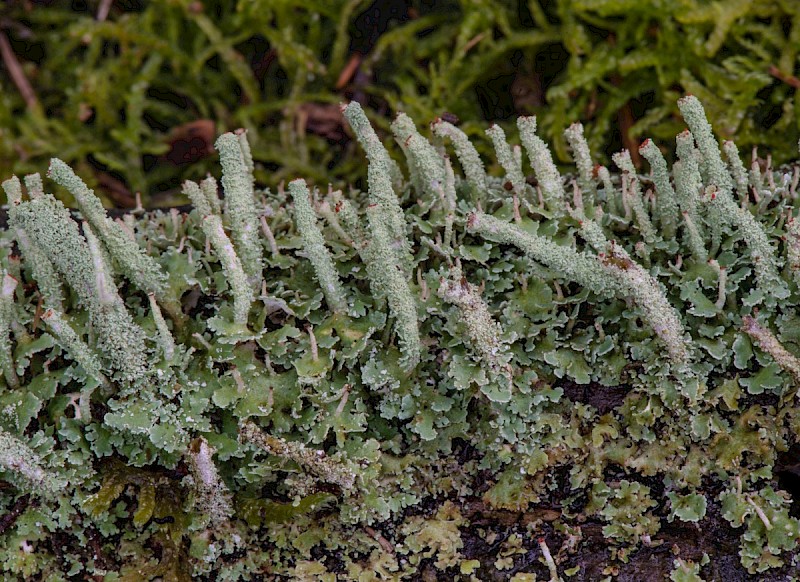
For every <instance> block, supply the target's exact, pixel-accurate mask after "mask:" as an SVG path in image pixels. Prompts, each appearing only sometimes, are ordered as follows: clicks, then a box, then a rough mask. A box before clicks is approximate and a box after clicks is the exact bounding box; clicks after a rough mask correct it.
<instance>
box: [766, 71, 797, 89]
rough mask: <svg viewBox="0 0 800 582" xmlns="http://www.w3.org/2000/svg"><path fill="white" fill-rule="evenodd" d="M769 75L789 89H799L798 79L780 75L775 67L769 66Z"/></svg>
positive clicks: (792, 76)
mask: <svg viewBox="0 0 800 582" xmlns="http://www.w3.org/2000/svg"><path fill="white" fill-rule="evenodd" d="M769 74H770V75H772V76H773V77H775V78H776V79H778V80H779V81H783V82H784V83H786V84H787V85H789V86H790V87H794V88H795V89H800V79H798V78H797V77H795V76H794V75H786V74H784V73H782V72H781V70H780V69H779V68H778V67H776V66H775V65H770V66H769Z"/></svg>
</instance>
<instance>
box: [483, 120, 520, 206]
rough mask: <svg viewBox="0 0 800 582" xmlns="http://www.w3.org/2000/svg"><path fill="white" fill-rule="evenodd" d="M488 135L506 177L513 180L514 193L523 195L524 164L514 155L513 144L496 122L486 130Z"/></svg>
mask: <svg viewBox="0 0 800 582" xmlns="http://www.w3.org/2000/svg"><path fill="white" fill-rule="evenodd" d="M486 135H488V136H489V137H490V138H491V140H492V144H493V145H494V151H495V154H496V155H497V161H498V162H500V165H501V166H503V169H504V170H505V172H506V179H507V180H508V181H509V182H511V187H512V189H513V190H514V193H516V194H517V196H522V195H523V194H524V193H525V174H524V173H523V172H522V165H521V164H520V163H519V160H518V159H517V158H516V157H515V156H514V153H513V152H512V150H511V146H510V145H508V141H507V140H506V133H505V132H504V131H503V128H502V127H500V126H499V125H496V124H495V125H492V126H491V127H490V128H489V129H487V130H486Z"/></svg>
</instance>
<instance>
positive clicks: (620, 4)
mask: <svg viewBox="0 0 800 582" xmlns="http://www.w3.org/2000/svg"><path fill="white" fill-rule="evenodd" d="M3 16H4V20H3V23H2V30H0V37H2V38H4V39H7V40H8V43H7V45H8V46H7V48H4V51H3V59H4V60H5V61H6V62H5V63H4V65H5V66H0V128H2V134H1V136H0V137H2V139H0V174H5V175H7V174H11V173H17V174H19V175H22V174H27V173H30V172H35V171H38V170H39V169H40V168H41V167H42V166H43V165H44V164H46V162H47V159H48V158H50V157H52V156H59V157H62V158H64V160H65V161H66V162H67V163H68V164H70V165H71V166H73V167H75V169H76V171H78V173H79V174H80V175H81V176H82V177H83V179H84V180H86V181H87V182H88V183H89V185H90V186H92V187H93V188H95V189H97V190H98V192H99V193H100V194H101V195H102V196H104V197H105V198H106V199H107V200H109V201H113V202H114V203H116V204H117V205H118V206H124V207H133V206H134V203H135V194H136V193H137V192H141V194H142V198H143V200H144V201H145V205H148V200H155V201H157V202H158V204H159V205H169V204H172V203H175V202H176V200H178V199H179V194H180V187H181V183H182V182H183V180H185V179H187V178H190V177H192V176H199V175H202V174H203V173H204V172H205V171H211V170H212V169H213V167H214V163H215V160H214V159H213V158H212V157H211V155H210V154H211V153H212V149H213V148H212V146H213V142H214V136H215V133H216V132H223V131H227V130H229V129H233V128H235V127H240V126H243V127H245V128H247V129H248V130H249V131H250V138H251V142H252V151H253V157H254V158H255V159H256V160H257V161H259V162H260V163H261V164H260V168H259V169H258V170H257V171H258V175H259V178H260V180H261V181H262V182H263V181H267V180H269V181H270V182H271V183H277V182H278V181H280V180H281V179H284V178H287V179H294V178H296V177H297V176H298V175H300V176H303V177H305V178H306V179H308V180H313V181H315V182H320V183H327V182H328V181H331V182H334V183H337V182H338V183H340V184H348V183H353V182H355V180H356V179H357V178H358V177H359V175H360V174H359V172H360V160H359V157H358V153H357V149H356V148H355V147H352V146H351V147H347V148H341V147H338V146H339V144H341V143H342V142H344V141H345V140H346V137H347V131H346V128H345V125H344V124H343V121H342V118H341V115H340V114H339V112H338V109H337V105H336V104H337V103H338V102H339V101H342V100H350V99H355V100H358V101H360V102H361V103H362V104H363V105H364V106H365V107H369V109H370V110H372V111H373V112H376V113H380V116H379V117H376V123H378V124H379V125H380V128H381V129H382V130H384V131H385V132H386V133H387V134H388V133H389V129H390V128H389V125H390V121H389V119H388V117H389V116H390V115H391V114H393V113H395V112H398V111H404V112H405V113H407V114H408V115H409V116H410V117H411V118H412V119H416V120H419V121H422V120H425V121H429V120H431V119H434V118H435V117H437V116H440V115H443V114H444V112H448V113H450V114H452V115H455V116H456V117H458V118H460V119H461V120H463V122H464V125H463V127H462V129H463V130H464V131H465V132H466V133H467V134H468V135H470V136H472V137H474V136H478V135H480V134H481V133H482V132H483V130H484V126H485V125H486V124H487V123H488V122H498V123H500V125H501V126H502V127H504V129H505V130H506V131H509V130H511V129H512V127H511V125H513V120H514V118H515V117H516V116H518V115H537V116H538V121H539V126H540V128H541V132H542V137H544V138H545V139H546V141H548V142H550V143H552V144H554V149H555V156H554V157H555V159H556V161H558V162H559V163H566V162H567V161H568V160H569V149H570V141H569V140H570V137H569V135H563V134H562V132H563V131H564V130H565V129H567V127H568V126H569V124H570V123H572V122H573V121H574V120H576V119H582V120H584V121H590V122H591V123H590V124H589V125H587V132H586V139H587V140H588V143H589V145H590V146H591V147H592V149H593V150H594V151H595V155H596V156H600V157H599V158H598V160H599V161H600V162H601V163H606V162H607V160H605V159H604V157H605V156H606V155H607V153H606V152H608V153H610V152H613V151H616V150H617V149H619V148H620V147H621V146H623V145H624V147H627V148H628V149H631V154H632V157H633V161H634V162H636V163H637V164H638V160H639V156H638V153H637V152H636V151H635V144H636V143H637V141H639V140H640V139H641V138H643V137H645V136H651V137H655V138H657V139H658V140H659V142H660V144H661V145H662V146H666V147H667V149H670V150H672V149H673V148H672V147H671V145H669V144H668V142H670V141H671V139H672V136H673V135H674V134H675V133H676V132H677V131H679V127H680V119H679V116H678V110H677V108H676V106H675V102H676V100H677V99H678V97H679V96H680V95H681V94H682V93H685V92H689V93H694V94H696V95H698V96H699V97H700V98H701V99H702V100H703V102H704V103H705V104H706V108H707V110H708V113H709V117H710V119H711V120H712V121H713V123H714V125H715V127H716V128H717V131H718V132H720V134H721V135H722V136H723V137H725V138H726V139H732V138H734V137H735V138H736V141H737V143H738V145H739V147H740V148H742V151H744V152H746V153H747V154H748V157H749V153H750V151H751V150H752V148H753V147H755V146H758V147H761V148H764V149H765V150H766V151H769V152H771V154H772V155H773V157H774V158H775V160H776V161H778V162H780V163H783V162H785V161H787V160H789V159H793V158H794V154H795V152H794V147H793V144H794V142H795V141H796V140H797V139H798V138H799V137H800V125H798V119H800V118H799V117H798V115H797V111H796V106H795V100H794V94H795V92H796V90H797V88H798V86H800V80H798V79H797V75H796V71H797V70H798V48H797V47H798V46H800V43H798V38H800V22H798V19H797V14H796V10H794V9H793V7H792V4H791V3H790V2H785V1H783V2H778V1H761V2H751V1H748V0H736V1H727V2H716V3H714V2H707V1H705V0H685V1H682V2H669V3H665V2H662V1H660V0H643V1H642V2H635V3H634V2H630V1H628V0H603V1H592V2H587V1H577V0H576V1H561V2H544V1H541V0H533V1H528V2H494V1H491V0H447V1H439V2H426V1H421V0H413V1H412V0H389V1H387V0H381V1H377V2H376V1H373V2H366V1H352V0H306V1H304V2H298V1H296V0H291V1H284V2H277V3H276V2H266V1H256V0H246V1H245V0H203V1H202V2H198V1H193V0H170V1H165V2H143V1H142V0H128V1H126V2H112V3H111V4H110V5H109V3H108V2H106V1H102V2H101V1H100V0H94V1H88V2H74V1H67V0H50V1H48V2H46V3H42V2H30V1H27V0H9V1H7V2H5V3H4V13H3ZM9 59H13V61H14V63H15V64H16V65H17V66H13V65H9V63H11V61H10V60H9ZM12 70H13V71H14V73H13V74H12V73H9V71H12ZM20 79H27V83H24V82H23V83H21V82H20ZM386 112H389V114H388V115H387V113H386ZM401 125H402V124H401ZM400 131H404V130H403V129H402V128H400ZM476 145H477V147H478V148H479V150H480V151H481V153H482V154H484V155H488V154H489V153H490V152H491V147H490V145H489V143H488V142H477V143H476ZM401 147H404V146H399V147H397V148H395V150H399V149H400V148H401ZM749 165H750V164H749V162H748V163H746V164H745V166H746V167H749ZM262 168H263V169H262ZM268 175H269V178H268V177H267V176H268ZM516 177H517V178H518V177H519V174H517V175H516ZM273 180H274V182H272V181H273ZM512 181H513V180H512ZM581 186H583V184H581ZM56 193H57V194H58V195H59V196H64V197H65V198H64V199H68V195H67V193H66V192H64V191H58V192H56Z"/></svg>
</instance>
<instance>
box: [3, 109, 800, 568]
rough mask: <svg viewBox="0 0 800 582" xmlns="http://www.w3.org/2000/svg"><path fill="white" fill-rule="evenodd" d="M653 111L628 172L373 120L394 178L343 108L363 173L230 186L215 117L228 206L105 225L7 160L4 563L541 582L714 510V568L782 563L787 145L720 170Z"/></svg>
mask: <svg viewBox="0 0 800 582" xmlns="http://www.w3.org/2000/svg"><path fill="white" fill-rule="evenodd" d="M680 109H681V111H683V113H684V115H685V118H686V121H687V124H688V130H686V131H684V132H683V133H681V134H680V135H679V136H678V137H677V151H678V155H679V159H678V160H677V161H675V162H674V164H673V165H672V168H671V169H670V168H669V166H668V163H667V161H666V160H665V158H664V156H663V155H662V153H661V151H660V150H659V149H658V147H657V145H656V144H655V143H654V142H652V141H647V142H645V143H644V144H643V145H642V147H641V150H640V151H641V154H642V156H643V157H644V158H645V159H646V160H647V161H648V163H649V164H651V169H652V172H651V174H650V175H647V174H642V173H641V171H640V170H639V169H637V168H636V167H635V166H634V165H633V161H632V158H631V156H630V154H629V152H620V153H619V154H617V155H615V156H614V159H615V162H616V163H617V164H618V165H619V170H620V174H618V175H617V174H614V173H613V172H611V171H609V170H608V169H607V168H604V167H596V166H594V164H593V162H592V157H591V152H590V151H589V147H588V145H587V144H586V141H585V139H584V132H583V127H582V126H580V125H579V124H576V125H573V126H571V127H570V128H569V129H568V130H567V133H566V139H567V141H568V142H569V144H570V148H571V149H572V151H573V152H574V155H575V158H576V165H577V174H576V175H575V177H574V179H573V177H572V176H562V175H561V173H560V172H559V170H558V169H557V167H556V166H555V164H554V163H553V158H552V156H551V154H550V152H549V150H548V148H547V146H546V145H545V144H544V142H543V141H542V140H541V139H540V138H539V137H538V136H537V135H536V132H535V131H536V120H535V119H534V118H523V119H521V120H520V122H519V130H520V136H519V137H520V140H521V147H520V146H514V145H512V143H510V141H511V142H513V141H514V138H513V136H510V137H507V136H506V135H505V134H504V133H503V132H502V131H501V130H499V128H497V127H495V128H492V129H490V130H489V131H487V134H488V137H489V138H490V139H491V142H492V144H493V146H494V147H495V148H496V151H497V158H498V160H499V161H500V164H499V165H498V164H495V165H494V167H492V166H488V167H489V170H488V171H487V169H486V168H487V166H484V163H485V162H486V160H481V158H480V156H479V155H478V153H477V150H476V149H475V148H474V147H473V146H472V144H471V143H470V142H469V140H468V139H467V137H466V135H465V134H464V133H463V132H461V131H460V130H459V129H458V128H457V127H455V126H454V125H452V124H450V123H447V122H443V121H441V120H437V121H435V122H434V123H433V124H432V126H431V133H432V135H433V138H432V139H433V141H429V140H428V138H426V137H424V136H423V134H422V133H420V132H419V131H418V130H417V128H416V126H415V125H414V123H413V122H412V121H411V119H410V118H409V117H407V116H405V115H403V114H401V115H399V116H398V119H397V121H396V122H395V123H394V124H393V126H392V130H393V132H394V135H395V137H396V139H397V140H398V141H399V142H400V146H401V150H402V151H403V152H404V153H405V155H406V157H407V160H406V164H405V166H406V167H407V168H408V177H406V176H405V175H404V173H403V169H402V165H401V164H398V162H397V161H396V160H393V159H392V158H391V157H390V156H389V153H388V151H387V150H386V148H385V147H384V145H383V144H382V143H381V141H380V140H379V138H378V135H377V134H376V133H375V131H374V130H373V129H372V127H371V125H370V123H369V121H368V120H367V117H366V115H365V113H364V111H363V110H362V109H361V107H360V106H359V105H358V104H356V103H351V104H350V105H348V106H346V107H344V109H343V111H344V115H345V118H346V119H347V120H348V122H349V123H350V124H351V126H352V128H353V131H354V133H355V136H356V138H357V139H358V141H359V142H360V143H361V145H362V146H363V148H364V150H365V153H366V157H367V159H368V160H369V166H368V171H367V178H368V190H367V191H366V192H363V193H362V192H358V191H351V192H350V193H348V194H343V193H342V192H340V191H332V189H327V193H325V190H320V189H317V188H314V187H313V185H312V187H309V185H308V184H306V182H305V181H304V180H302V179H298V180H295V181H293V182H291V183H290V184H289V187H288V190H287V191H285V190H284V189H283V187H279V188H278V189H277V190H275V191H272V190H269V189H257V188H255V187H254V186H253V184H254V180H253V174H252V172H253V161H252V157H251V156H250V149H249V145H248V143H247V139H246V135H245V134H244V133H243V132H239V133H236V134H233V133H231V134H225V135H223V136H222V137H220V138H219V141H218V142H217V144H218V147H219V149H220V156H221V159H222V176H221V180H220V181H219V183H221V185H222V189H223V192H224V203H223V202H222V200H221V198H220V196H219V193H218V181H217V180H216V179H215V178H213V177H208V178H206V179H205V180H203V181H202V183H199V184H197V183H194V182H191V181H190V182H186V183H185V184H184V192H185V194H186V195H187V196H188V197H189V199H190V200H191V201H192V203H193V205H194V209H193V210H192V211H191V212H188V213H185V214H181V213H178V212H175V211H173V212H144V213H137V214H136V215H129V216H125V217H124V218H122V219H116V220H112V219H111V218H109V217H108V216H107V214H106V212H105V211H104V210H103V208H102V206H101V204H100V201H99V200H98V199H97V198H96V197H95V195H94V193H93V192H92V191H91V190H90V189H89V188H87V187H86V185H85V184H84V183H83V182H82V180H81V179H80V178H78V177H77V176H76V175H75V174H74V173H73V172H72V170H71V169H70V168H69V167H68V166H66V165H65V164H64V163H63V162H60V161H59V160H53V163H52V165H51V170H50V177H51V178H53V180H54V181H55V182H56V183H58V184H61V185H62V186H64V187H66V188H68V189H69V190H70V191H71V192H72V195H73V196H74V198H75V200H76V201H77V202H78V204H79V206H80V208H79V209H78V210H79V211H80V215H81V216H80V217H81V220H76V218H75V217H74V215H73V214H74V213H70V211H68V210H67V209H66V208H64V206H63V205H62V204H61V202H59V201H58V200H56V198H55V197H53V196H52V195H51V194H49V193H46V191H45V190H46V188H45V185H44V184H43V182H42V179H41V177H39V176H38V175H33V176H28V177H26V178H25V180H24V183H25V188H24V189H23V185H22V183H21V182H20V181H19V180H18V179H17V178H16V177H13V178H10V179H8V180H7V181H5V182H4V183H3V188H4V189H5V191H6V193H7V195H8V199H9V201H10V208H9V210H8V228H7V229H6V230H5V231H3V232H2V237H0V267H1V268H2V274H1V275H0V277H2V285H1V286H0V368H2V370H0V372H2V374H1V375H0V378H1V379H0V382H1V383H2V384H0V476H2V479H3V482H2V487H0V512H2V517H1V518H0V535H2V537H3V543H2V544H0V567H2V569H3V571H4V572H5V573H6V574H7V575H8V576H11V577H14V578H18V579H31V580H33V579H46V580H67V579H72V578H73V577H75V576H78V577H82V579H83V578H87V579H88V578H89V577H93V576H106V577H107V579H109V580H147V579H154V578H161V579H163V580H188V579H190V578H191V577H193V576H194V577H199V578H203V579H209V580H211V579H213V580H247V579H252V577H258V576H264V577H271V578H270V579H320V580H335V579H353V580H378V579H407V580H416V579H419V577H420V575H421V574H420V572H421V571H422V569H426V571H429V572H430V571H431V569H432V570H434V571H438V572H439V574H440V575H441V577H443V578H446V579H463V580H470V579H472V580H477V579H486V578H488V577H491V575H495V574H498V573H500V572H504V571H506V570H511V569H513V568H516V570H517V576H521V577H520V578H514V579H518V580H523V579H525V580H527V579H532V577H533V576H534V574H537V573H538V575H540V576H546V577H549V579H552V580H555V579H558V578H559V576H562V575H571V574H573V573H575V572H577V571H578V570H576V568H578V569H580V568H579V567H580V566H581V564H582V562H581V561H580V556H581V551H582V550H581V548H582V547H586V545H587V544H590V543H591V544H595V545H593V546H591V547H593V548H596V544H597V542H598V540H597V539H596V538H597V536H600V541H601V543H602V545H603V548H604V552H606V555H607V560H606V563H605V565H604V568H605V569H606V570H607V571H609V572H610V571H612V570H613V569H614V568H615V567H617V566H618V565H620V564H624V563H625V562H626V561H628V560H631V559H634V558H635V556H636V552H637V551H638V550H639V549H640V548H642V547H643V546H655V545H658V544H660V543H662V542H664V541H665V540H666V539H667V538H668V536H669V531H670V530H669V528H670V527H673V526H672V524H673V522H675V521H678V522H691V523H697V524H698V525H699V526H700V527H704V525H703V524H704V523H706V522H707V520H710V519H712V518H713V519H716V520H717V522H716V524H717V527H719V524H723V525H724V524H727V525H728V526H729V527H730V528H731V530H733V532H734V533H732V535H738V536H740V544H739V547H738V548H736V550H735V551H736V552H738V555H739V559H740V564H741V566H740V569H741V571H742V572H745V571H747V572H749V573H751V574H757V573H763V572H766V571H768V570H772V571H774V572H788V571H789V569H790V568H796V567H797V564H796V563H795V562H796V561H797V555H798V553H797V542H798V538H800V520H798V519H797V518H796V517H795V516H793V515H792V514H791V513H790V504H791V501H792V500H791V497H790V495H789V494H788V493H787V492H785V491H781V489H780V487H779V485H778V483H777V480H776V475H775V467H776V464H777V463H778V462H779V452H780V451H786V450H788V449H790V447H792V446H793V445H796V444H798V443H797V441H798V436H797V435H798V434H800V402H799V399H800V396H798V388H800V387H799V386H798V382H800V359H798V354H800V345H799V344H800V317H799V316H798V307H799V306H800V294H798V284H800V275H799V274H798V273H800V258H798V257H800V244H798V240H800V227H798V224H800V222H798V218H797V216H798V209H800V201H798V197H797V191H796V189H797V186H798V176H800V169H799V168H798V167H797V166H794V167H787V168H769V167H759V166H754V167H753V168H752V169H751V170H750V171H747V170H745V166H744V164H743V163H742V161H741V160H740V159H739V158H738V150H737V148H736V146H735V144H733V143H732V142H726V143H725V145H724V147H723V149H722V150H721V149H720V147H719V144H718V142H717V139H716V137H715V136H714V134H713V133H712V131H711V128H710V126H709V125H708V123H707V121H706V118H705V114H704V112H703V108H702V106H701V105H700V103H699V101H698V100H697V99H695V98H693V97H691V96H690V97H685V98H684V99H682V100H681V102H680ZM449 147H452V148H453V151H454V156H453V159H452V160H451V159H450V157H449V156H448V154H447V148H449ZM723 151H724V155H725V157H723ZM498 167H502V169H501V170H500V171H499V172H498V171H494V170H496V169H497V168H498ZM529 167H530V168H532V169H533V170H534V176H533V179H531V177H528V176H526V172H527V171H528V168H529ZM462 174H463V176H465V177H464V178H462ZM262 234H263V236H261V235H262ZM611 393H614V394H617V395H618V398H617V400H616V401H614V402H613V403H611V404H610V405H609V401H610V400H609V399H610V398H611V397H610V396H609V395H610V394H611ZM476 507H480V509H475V508H476ZM500 510H503V511H502V513H492V512H498V511H500ZM481 512H483V513H486V515H504V516H508V515H511V516H514V515H516V517H514V519H513V520H512V522H513V525H512V526H508V525H507V524H506V525H504V526H503V527H506V528H510V529H506V530H505V531H506V536H505V537H504V538H503V540H504V541H502V543H500V542H498V544H500V545H499V546H498V548H499V549H498V550H497V553H496V555H494V556H493V557H492V558H491V559H486V557H485V556H481V555H477V554H476V553H475V548H474V546H475V544H465V543H464V538H465V537H466V536H470V535H471V536H481V535H482V536H484V538H485V542H486V543H485V544H484V545H486V544H488V545H489V546H491V545H492V543H493V540H494V539H497V538H496V537H494V538H492V540H490V539H489V538H490V537H492V536H496V535H498V534H497V532H493V531H490V530H491V527H490V526H486V524H485V519H484V518H483V517H481V518H480V519H481V520H483V521H480V523H481V524H483V525H481V526H480V527H478V525H477V522H474V520H475V519H476V517H478V516H479V515H483V513H481ZM487 512H488V513H487ZM537 512H539V513H537ZM536 515H540V516H544V515H546V516H548V517H547V518H546V519H544V518H537V517H535V516H536ZM521 516H523V517H524V519H522V517H521ZM498 519H499V518H498ZM503 519H505V518H503ZM586 520H593V521H594V522H596V523H599V524H601V526H602V527H600V528H594V529H591V528H589V529H587V530H586V533H585V534H584V533H583V530H582V528H584V524H585V522H586ZM592 531H593V532H594V533H592ZM592 535H594V536H595V539H594V541H592V539H591V536H592ZM670 543H673V542H670ZM674 543H675V544H676V545H675V546H674V547H676V548H678V549H681V548H680V543H684V542H682V541H681V540H678V541H675V542H674ZM487 547H488V546H487ZM87 548H89V549H87ZM559 548H560V549H559ZM686 551H687V552H689V551H690V549H687V550H686ZM521 556H529V557H528V558H525V561H524V563H523V561H522V558H521ZM531 556H532V557H531ZM538 558H541V561H538V560H537V559H538ZM672 562H673V558H672V556H671V555H670V559H669V568H670V572H671V574H670V575H671V576H672V579H686V580H688V579H692V580H695V579H701V578H700V576H701V575H703V574H704V573H706V574H708V573H712V572H711V568H712V566H713V560H710V559H709V557H708V556H705V557H703V558H702V559H700V557H699V556H695V555H694V554H691V553H689V554H681V557H675V559H674V564H673V563H672ZM523 570H524V571H523ZM493 572H494V574H493ZM587 575H591V574H587ZM526 576H527V577H526Z"/></svg>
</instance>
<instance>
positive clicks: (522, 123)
mask: <svg viewBox="0 0 800 582" xmlns="http://www.w3.org/2000/svg"><path fill="white" fill-rule="evenodd" d="M517 128H519V138H520V141H522V145H523V147H524V148H525V151H526V152H527V153H528V160H529V161H530V163H531V167H532V168H533V171H534V172H535V173H536V179H537V180H538V181H539V187H540V188H541V190H542V196H543V197H544V201H545V203H546V204H547V206H548V208H550V209H551V210H552V211H553V212H555V213H556V214H557V215H561V214H564V212H565V209H566V200H567V197H566V193H565V192H564V184H563V183H562V182H561V174H560V173H559V171H558V168H557V167H556V165H555V163H554V162H553V155H552V154H551V153H550V148H549V147H547V144H546V143H544V141H543V140H542V138H540V137H539V136H538V135H537V134H536V118H535V117H520V118H518V119H517Z"/></svg>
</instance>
